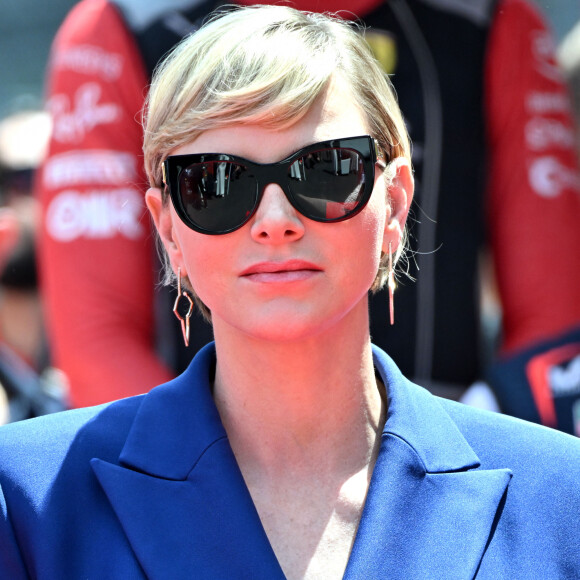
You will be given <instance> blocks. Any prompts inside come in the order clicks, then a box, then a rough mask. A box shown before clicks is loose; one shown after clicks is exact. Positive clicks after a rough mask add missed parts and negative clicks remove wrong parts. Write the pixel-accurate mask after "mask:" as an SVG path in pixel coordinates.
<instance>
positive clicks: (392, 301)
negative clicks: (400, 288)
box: [387, 242, 395, 325]
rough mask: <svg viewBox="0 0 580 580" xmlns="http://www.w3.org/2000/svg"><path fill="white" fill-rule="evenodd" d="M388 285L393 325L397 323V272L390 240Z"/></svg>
mask: <svg viewBox="0 0 580 580" xmlns="http://www.w3.org/2000/svg"><path fill="white" fill-rule="evenodd" d="M387 286H388V287H389V315H390V319H391V325H393V324H395V298H394V294H395V272H394V270H393V254H392V252H391V242H389V274H388V281H387Z"/></svg>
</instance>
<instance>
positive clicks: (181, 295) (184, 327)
mask: <svg viewBox="0 0 580 580" xmlns="http://www.w3.org/2000/svg"><path fill="white" fill-rule="evenodd" d="M182 299H183V300H185V302H183V300H182ZM180 303H181V304H183V306H185V308H183V306H181V310H183V311H184V314H183V315H182V314H181V312H179V310H180ZM193 308H194V302H193V299H192V298H191V296H190V295H189V293H188V292H187V290H183V291H182V290H181V268H177V298H176V299H175V304H174V305H173V314H175V316H177V319H178V320H179V322H180V323H181V333H182V334H183V342H185V346H189V319H190V318H191V315H192V314H193Z"/></svg>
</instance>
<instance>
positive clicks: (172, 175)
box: [162, 135, 387, 235]
mask: <svg viewBox="0 0 580 580" xmlns="http://www.w3.org/2000/svg"><path fill="white" fill-rule="evenodd" d="M323 149H347V150H351V151H355V152H356V153H358V154H359V155H360V157H361V159H362V162H363V174H364V177H365V180H364V183H363V187H364V190H363V192H362V199H361V201H360V203H359V204H358V205H357V206H356V208H355V209H354V210H353V211H352V212H350V213H348V214H346V215H344V216H340V217H338V218H331V219H321V218H317V217H311V216H309V215H305V214H304V213H303V212H302V211H301V209H299V207H297V202H296V201H295V200H294V199H293V195H292V192H291V191H290V190H289V189H288V187H287V181H288V174H289V169H290V166H291V165H292V164H293V163H294V162H295V161H296V160H297V159H299V158H300V157H303V156H304V155H307V154H308V153H311V152H314V151H320V150H323ZM219 161H227V162H230V163H237V164H240V165H243V166H245V167H247V168H249V169H251V170H253V172H254V175H255V178H256V181H257V187H258V192H257V196H256V201H255V203H254V207H253V209H252V210H251V212H249V214H248V215H247V216H245V218H244V219H243V221H241V223H240V224H239V225H236V226H234V227H230V228H226V229H223V230H219V231H210V230H207V229H205V228H202V227H201V226H199V225H197V224H196V223H195V222H194V221H193V220H192V219H191V218H190V216H189V215H188V213H187V211H186V209H185V207H184V204H183V202H182V200H181V195H180V193H179V178H180V175H181V173H182V171H184V170H185V169H187V168H188V167H189V166H191V165H193V164H196V163H210V162H219ZM376 163H381V165H382V166H384V167H386V163H387V161H386V160H385V156H384V154H383V152H382V151H381V149H380V147H379V144H378V141H377V140H376V139H374V138H373V137H370V136H369V135H361V136H357V137H344V138H341V139H330V140H328V141H321V142H319V143H312V144H311V145H307V146H306V147H302V148H301V149H299V150H298V151H295V152H294V153H292V154H291V155H289V156H288V157H286V158H284V159H282V160H281V161H277V162H274V163H256V162H254V161H250V160H249V159H245V158H244V157H239V156H237V155H230V154H227V153H192V154H187V155H170V156H169V157H167V158H166V159H165V161H164V162H163V164H162V171H163V182H164V184H165V187H166V191H168V192H169V197H170V198H171V202H172V204H173V207H174V208H175V211H176V213H177V215H178V216H179V218H180V219H181V221H182V222H183V223H184V224H185V225H186V226H187V227H189V228H190V229H192V230H194V231H196V232H199V233H202V234H207V235H223V234H228V233H231V232H233V231H236V230H238V229H240V228H241V227H242V226H244V225H245V224H246V223H248V222H249V221H250V219H251V218H252V216H253V215H254V214H255V213H256V211H257V209H258V207H259V206H260V203H261V201H262V196H263V195H264V190H265V189H266V186H268V185H270V184H271V183H275V184H277V185H278V186H279V187H280V188H281V189H282V191H283V192H284V195H285V196H286V199H287V200H288V202H289V203H290V205H292V207H293V208H294V209H295V210H296V211H297V212H298V213H299V214H300V215H302V216H304V217H306V218H307V219H311V220H313V221H317V222H322V223H334V222H340V221H344V220H348V219H350V218H352V217H354V216H355V215H357V214H358V213H360V212H361V211H362V210H363V209H364V207H365V206H366V205H367V203H368V201H369V199H370V197H371V194H372V192H373V188H374V181H375V164H376ZM321 199H323V198H321ZM330 201H331V200H330Z"/></svg>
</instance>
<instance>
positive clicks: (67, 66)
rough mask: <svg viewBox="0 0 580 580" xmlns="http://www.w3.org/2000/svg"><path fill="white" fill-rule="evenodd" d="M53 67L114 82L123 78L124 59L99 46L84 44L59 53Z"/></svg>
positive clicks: (55, 57)
mask: <svg viewBox="0 0 580 580" xmlns="http://www.w3.org/2000/svg"><path fill="white" fill-rule="evenodd" d="M51 65H52V66H54V68H56V69H63V70H71V71H73V72H76V73H80V74H85V75H90V76H99V77H101V78H102V79H103V80H105V81H108V82H112V81H116V80H117V79H119V78H120V77H121V72H122V70H123V58H122V57H121V55H120V54H115V53H112V52H106V51H104V50H103V49H102V48H101V47H99V46H91V45H89V44H83V45H80V46H74V47H72V48H69V49H68V50H64V51H61V52H57V53H56V55H55V56H54V60H53V61H52V63H51Z"/></svg>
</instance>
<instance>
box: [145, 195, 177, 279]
mask: <svg viewBox="0 0 580 580" xmlns="http://www.w3.org/2000/svg"><path fill="white" fill-rule="evenodd" d="M145 203H146V204H147V208H148V209H149V213H150V214H151V217H152V218H153V223H154V224H155V228H156V229H157V233H158V234H159V238H160V239H161V242H162V243H163V246H164V248H165V251H166V252H167V255H168V256H169V259H170V261H171V266H172V267H173V269H174V272H177V268H178V267H183V264H182V254H181V246H180V245H179V242H178V240H177V236H176V235H175V230H174V227H173V216H172V214H171V204H170V203H168V202H165V203H164V202H163V197H162V194H161V190H160V189H159V188H157V187H152V188H150V189H148V190H147V193H146V194H145Z"/></svg>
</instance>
